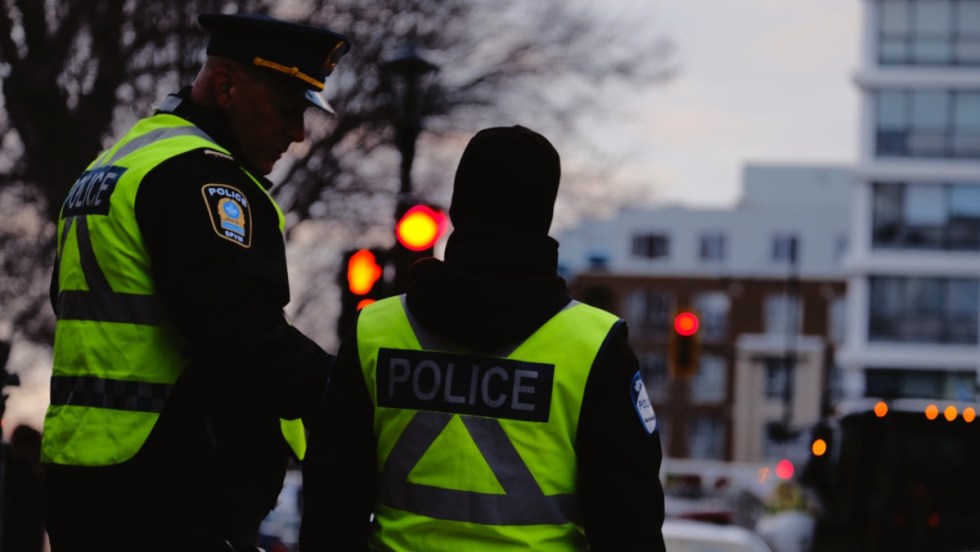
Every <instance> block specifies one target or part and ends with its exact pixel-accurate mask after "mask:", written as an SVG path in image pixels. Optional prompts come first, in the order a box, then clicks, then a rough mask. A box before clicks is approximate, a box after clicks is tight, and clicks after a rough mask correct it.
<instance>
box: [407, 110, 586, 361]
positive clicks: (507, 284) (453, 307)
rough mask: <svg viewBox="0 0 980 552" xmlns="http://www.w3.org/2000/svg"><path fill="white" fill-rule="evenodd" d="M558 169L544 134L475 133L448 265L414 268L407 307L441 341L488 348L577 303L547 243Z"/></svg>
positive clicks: (457, 200)
mask: <svg viewBox="0 0 980 552" xmlns="http://www.w3.org/2000/svg"><path fill="white" fill-rule="evenodd" d="M560 177H561V166H560V162H559V159H558V152H557V151H555V148H554V147H552V146H551V144H550V143H549V142H548V140H547V139H545V137H543V136H541V135H540V134H538V133H536V132H534V131H532V130H529V129H527V128H524V127H521V126H513V127H506V128H505V127H497V128H488V129H486V130H482V131H480V132H478V133H477V134H476V135H475V136H474V137H473V138H472V140H470V142H469V144H468V145H467V146H466V150H465V151H464V152H463V157H462V159H461V160H460V162H459V168H458V169H457V170H456V182H455V187H454V188H453V199H452V205H451V206H450V208H449V215H450V217H452V220H453V224H454V225H455V228H454V230H453V233H452V234H451V235H450V236H449V242H448V243H447V244H446V261H445V262H441V261H438V260H436V259H432V258H429V259H423V260H421V261H418V262H417V263H415V264H414V265H412V276H413V277H414V279H415V285H414V286H413V287H412V288H411V289H409V291H408V294H407V297H406V300H407V304H408V308H409V310H410V311H411V313H412V315H413V316H414V317H415V318H416V320H418V321H419V322H420V323H422V325H423V326H425V327H426V328H428V329H429V330H430V331H432V332H434V333H435V334H436V335H439V336H442V337H445V338H447V339H449V340H451V341H453V342H455V343H458V344H461V345H464V346H466V347H470V348H473V349H476V350H484V351H491V350H495V349H496V348H499V347H502V346H504V345H505V344H511V345H512V344H514V343H518V342H520V341H522V340H524V339H526V338H527V336H529V335H531V334H532V333H533V332H534V331H535V330H537V329H538V328H539V327H540V326H541V325H542V324H544V323H545V322H547V321H548V319H550V318H551V317H552V316H554V314H555V313H556V312H558V311H560V310H561V309H562V308H563V307H564V306H565V305H566V304H568V302H569V301H570V300H571V297H570V296H569V295H568V288H567V287H566V285H565V281H564V280H563V279H562V278H561V277H559V276H558V274H557V271H556V270H557V267H558V242H556V241H555V240H553V239H551V238H550V237H549V236H548V228H549V227H550V226H551V219H552V215H553V213H554V203H555V197H556V196H557V194H558V180H559V178H560Z"/></svg>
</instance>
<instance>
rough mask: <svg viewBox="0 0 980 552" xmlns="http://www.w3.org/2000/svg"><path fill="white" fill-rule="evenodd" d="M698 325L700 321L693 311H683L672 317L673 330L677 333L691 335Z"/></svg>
mask: <svg viewBox="0 0 980 552" xmlns="http://www.w3.org/2000/svg"><path fill="white" fill-rule="evenodd" d="M699 327H701V322H700V321H699V320H698V315H696V314H694V313H693V312H690V311H684V312H681V313H678V314H677V316H675V317H674V331H675V332H677V333H678V334H679V335H683V336H685V337H687V336H692V335H694V334H696V333H698V328H699Z"/></svg>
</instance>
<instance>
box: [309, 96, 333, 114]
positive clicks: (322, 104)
mask: <svg viewBox="0 0 980 552" xmlns="http://www.w3.org/2000/svg"><path fill="white" fill-rule="evenodd" d="M305 97H306V101H307V102H309V103H310V104H311V105H312V106H313V107H318V108H320V109H322V110H323V111H326V112H327V114H329V115H333V116H336V115H337V112H336V111H334V110H333V107H331V106H330V103H328V102H327V100H325V99H324V98H323V96H321V95H320V94H319V93H318V92H317V91H316V90H312V89H309V90H307V91H306V93H305Z"/></svg>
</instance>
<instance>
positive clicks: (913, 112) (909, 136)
mask: <svg viewBox="0 0 980 552" xmlns="http://www.w3.org/2000/svg"><path fill="white" fill-rule="evenodd" d="M875 106H876V113H875V126H876V131H875V149H876V153H877V155H878V156H879V157H941V158H968V159H976V158H978V157H980V90H955V91H954V90H880V91H878V92H877V93H876V94H875Z"/></svg>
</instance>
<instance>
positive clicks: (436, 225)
mask: <svg viewBox="0 0 980 552" xmlns="http://www.w3.org/2000/svg"><path fill="white" fill-rule="evenodd" d="M445 230H446V214H445V213H443V212H442V211H437V210H435V209H433V208H431V207H429V206H428V205H416V206H414V207H412V208H411V209H409V210H408V211H406V212H405V214H404V215H402V218H400V219H399V220H398V223H397V224H396V225H395V237H397V238H398V243H400V244H402V245H403V246H404V247H405V248H406V249H409V250H411V251H425V250H426V249H429V248H430V247H432V246H434V245H435V243H436V242H437V241H439V237H440V236H442V233H443V232H445Z"/></svg>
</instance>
